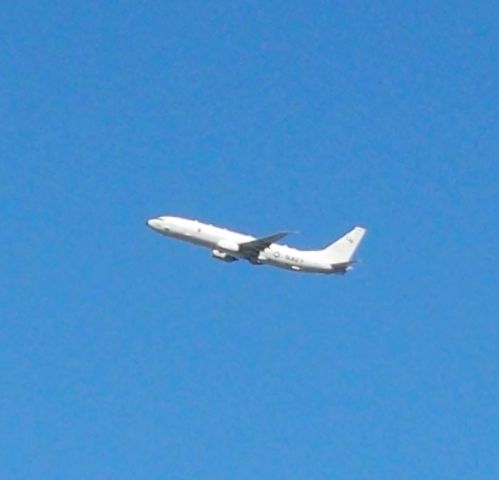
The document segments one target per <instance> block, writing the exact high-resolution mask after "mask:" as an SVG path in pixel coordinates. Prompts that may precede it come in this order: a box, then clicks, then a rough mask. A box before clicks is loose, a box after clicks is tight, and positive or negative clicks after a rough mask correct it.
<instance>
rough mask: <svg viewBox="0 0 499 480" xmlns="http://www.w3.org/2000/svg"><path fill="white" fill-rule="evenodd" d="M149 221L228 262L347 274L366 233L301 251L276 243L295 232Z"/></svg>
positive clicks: (178, 220) (185, 221)
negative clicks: (248, 231)
mask: <svg viewBox="0 0 499 480" xmlns="http://www.w3.org/2000/svg"><path fill="white" fill-rule="evenodd" d="M146 224H147V225H148V226H149V227H151V228H152V229H153V230H154V231H156V232H158V233H160V234H162V235H166V236H167V237H171V238H175V239H178V240H183V241H186V242H189V243H193V244H195V245H199V246H202V247H207V248H209V249H211V254H212V257H213V258H216V259H217V260H222V261H224V262H235V261H236V260H239V259H244V260H247V261H249V262H250V263H252V264H254V265H262V264H266V265H271V266H274V267H279V268H285V269H288V270H292V271H295V272H310V273H329V274H331V273H334V274H345V273H347V272H348V271H349V270H351V269H352V266H353V264H354V263H356V262H355V260H353V255H354V253H355V251H356V250H357V248H358V246H359V244H360V242H361V240H362V238H363V237H364V235H365V233H366V229H365V228H363V227H359V226H357V227H354V228H352V230H350V231H349V232H347V233H346V234H345V235H343V236H342V237H341V238H339V239H338V240H336V241H335V242H333V243H331V244H330V245H328V246H327V247H325V248H323V249H322V250H298V249H296V248H290V247H288V246H286V245H281V244H279V243H276V242H277V241H279V240H281V239H282V238H284V237H285V236H286V235H289V234H290V233H291V232H277V233H274V234H273V235H269V236H266V237H261V238H256V237H252V236H250V235H245V234H242V233H238V232H234V231H232V230H227V229H225V228H220V227H217V226H215V225H210V224H206V223H202V222H199V221H197V220H191V219H188V218H182V217H172V216H160V217H155V218H151V219H149V220H147V221H146Z"/></svg>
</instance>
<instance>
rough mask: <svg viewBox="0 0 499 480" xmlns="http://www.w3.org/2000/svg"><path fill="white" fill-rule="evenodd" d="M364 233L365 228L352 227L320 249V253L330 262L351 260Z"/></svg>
mask: <svg viewBox="0 0 499 480" xmlns="http://www.w3.org/2000/svg"><path fill="white" fill-rule="evenodd" d="M365 233H366V229H365V228H363V227H354V228H353V229H352V230H350V231H349V232H348V233H346V234H345V235H343V237H341V238H339V239H338V240H336V241H335V242H334V243H332V244H331V245H329V246H327V247H326V248H324V249H323V250H320V253H321V254H322V256H323V257H325V258H326V259H327V260H328V261H330V262H331V264H348V263H349V262H351V260H352V257H353V256H354V254H355V251H356V250H357V248H358V247H359V245H360V242H361V241H362V238H363V237H364V235H365Z"/></svg>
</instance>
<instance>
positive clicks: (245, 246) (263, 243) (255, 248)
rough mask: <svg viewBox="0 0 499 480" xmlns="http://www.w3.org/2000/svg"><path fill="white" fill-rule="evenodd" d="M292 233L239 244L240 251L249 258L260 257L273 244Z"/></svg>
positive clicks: (277, 234) (275, 234) (278, 234)
mask: <svg viewBox="0 0 499 480" xmlns="http://www.w3.org/2000/svg"><path fill="white" fill-rule="evenodd" d="M289 233H290V232H278V233H274V234H273V235H269V236H268V237H262V238H255V240H250V241H249V242H244V243H240V244H239V251H240V252H241V253H243V254H244V255H247V256H248V257H258V254H259V253H260V252H261V251H262V250H265V249H266V248H268V247H269V246H270V245H272V244H273V243H275V242H277V241H278V240H280V239H281V238H283V237H285V236H286V235H289Z"/></svg>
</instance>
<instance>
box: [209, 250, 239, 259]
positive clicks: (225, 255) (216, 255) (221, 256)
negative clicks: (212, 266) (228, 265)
mask: <svg viewBox="0 0 499 480" xmlns="http://www.w3.org/2000/svg"><path fill="white" fill-rule="evenodd" d="M211 256H212V257H213V258H216V259H217V260H222V261H223V262H235V261H236V260H237V258H235V257H233V256H232V255H229V254H228V253H225V252H221V251H220V250H217V249H215V250H212V252H211Z"/></svg>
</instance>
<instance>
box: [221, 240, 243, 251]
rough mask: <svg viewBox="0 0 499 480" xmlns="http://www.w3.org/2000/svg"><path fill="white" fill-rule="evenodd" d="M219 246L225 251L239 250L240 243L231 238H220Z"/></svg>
mask: <svg viewBox="0 0 499 480" xmlns="http://www.w3.org/2000/svg"><path fill="white" fill-rule="evenodd" d="M217 247H218V249H219V250H220V251H224V252H239V244H237V243H236V242H231V241H230V240H220V241H219V242H218V244H217Z"/></svg>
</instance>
